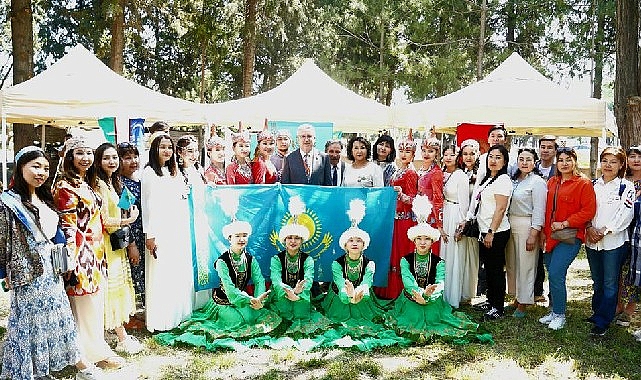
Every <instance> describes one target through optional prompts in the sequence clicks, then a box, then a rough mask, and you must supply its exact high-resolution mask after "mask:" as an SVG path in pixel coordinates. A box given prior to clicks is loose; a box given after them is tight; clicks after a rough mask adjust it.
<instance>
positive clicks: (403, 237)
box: [374, 132, 418, 299]
mask: <svg viewBox="0 0 641 380" xmlns="http://www.w3.org/2000/svg"><path fill="white" fill-rule="evenodd" d="M397 153H398V155H399V159H400V164H399V165H398V167H397V168H396V170H395V171H394V173H393V174H392V176H391V179H390V186H393V187H394V191H396V214H395V216H394V233H393V235H392V254H391V256H390V269H389V272H388V274H387V287H385V288H379V287H376V288H374V292H375V293H376V295H377V296H378V297H379V298H384V299H395V298H396V297H398V296H399V294H401V291H402V290H403V280H402V279H401V268H400V262H401V257H403V256H405V255H407V254H408V253H409V252H414V242H413V241H411V240H409V239H407V230H408V229H409V228H410V227H412V226H414V225H416V220H415V217H414V215H413V213H412V201H413V200H414V197H415V196H416V192H417V189H418V187H417V185H418V174H416V171H415V170H414V166H413V165H412V162H413V161H414V154H415V153H416V142H415V141H414V140H412V133H411V132H410V135H409V137H407V138H404V139H402V140H401V141H400V142H399V143H398V150H397Z"/></svg>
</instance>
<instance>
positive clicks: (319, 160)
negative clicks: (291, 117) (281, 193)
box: [281, 124, 332, 186]
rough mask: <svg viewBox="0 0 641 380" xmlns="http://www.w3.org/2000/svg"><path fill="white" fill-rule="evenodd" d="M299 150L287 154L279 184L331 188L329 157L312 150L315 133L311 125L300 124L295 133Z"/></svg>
mask: <svg viewBox="0 0 641 380" xmlns="http://www.w3.org/2000/svg"><path fill="white" fill-rule="evenodd" d="M296 138H297V139H298V146H299V147H300V148H299V149H296V150H295V151H293V152H291V153H289V154H288V155H287V157H285V161H284V163H283V172H282V174H281V183H283V184H288V183H297V184H307V185H320V186H331V185H332V175H331V165H330V163H329V157H328V156H327V155H326V154H325V153H323V152H321V151H319V150H318V149H316V148H314V144H315V143H316V131H315V130H314V126H313V125H311V124H301V125H300V126H299V127H298V130H297V131H296Z"/></svg>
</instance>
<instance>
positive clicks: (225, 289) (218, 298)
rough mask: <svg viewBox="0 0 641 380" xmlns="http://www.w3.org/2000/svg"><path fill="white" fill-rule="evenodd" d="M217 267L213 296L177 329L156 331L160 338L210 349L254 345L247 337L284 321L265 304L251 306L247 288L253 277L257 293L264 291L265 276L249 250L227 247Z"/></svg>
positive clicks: (252, 336) (161, 341) (261, 332)
mask: <svg viewBox="0 0 641 380" xmlns="http://www.w3.org/2000/svg"><path fill="white" fill-rule="evenodd" d="M215 269H216V272H217V273H218V276H219V277H220V283H221V287H220V288H218V289H214V290H213V294H212V299H210V300H209V301H208V302H207V303H206V304H205V306H203V307H202V308H201V309H199V310H196V311H194V313H193V314H192V315H191V317H190V318H189V319H187V320H186V321H184V322H183V323H181V324H180V325H179V326H178V327H177V328H176V329H174V330H172V331H171V332H167V333H161V334H158V335H156V336H155V338H156V340H157V341H158V342H160V343H161V344H165V345H174V344H176V343H184V344H187V345H193V346H199V347H205V348H207V349H208V350H215V349H217V348H220V347H226V348H233V349H237V348H239V346H247V345H253V343H251V342H249V343H248V342H247V341H248V340H250V339H251V338H254V337H257V336H261V335H265V334H267V333H269V332H270V331H272V330H273V329H274V328H276V327H277V326H278V325H279V324H280V323H281V318H280V317H279V316H278V315H277V314H276V313H274V312H273V311H271V310H269V309H267V308H265V307H264V308H262V309H259V310H254V309H252V308H251V306H250V302H249V301H250V299H251V296H250V295H249V294H248V293H247V291H246V286H247V283H248V281H249V279H250V278H251V280H252V281H253V284H254V293H253V294H254V295H255V296H259V295H260V294H262V293H264V292H265V279H264V278H263V275H262V273H261V271H260V266H259V265H258V261H257V260H254V259H252V257H251V256H249V255H248V254H246V253H243V254H241V255H236V254H234V253H231V252H229V251H228V252H225V253H224V254H223V255H222V256H221V257H220V258H219V259H218V260H216V263H215Z"/></svg>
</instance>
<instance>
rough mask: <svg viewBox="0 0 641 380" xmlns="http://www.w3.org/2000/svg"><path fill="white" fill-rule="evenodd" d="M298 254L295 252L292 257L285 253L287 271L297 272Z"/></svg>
mask: <svg viewBox="0 0 641 380" xmlns="http://www.w3.org/2000/svg"><path fill="white" fill-rule="evenodd" d="M299 259H300V255H299V254H298V253H296V254H295V255H294V256H293V257H292V256H290V255H289V254H287V260H285V263H286V264H287V273H298V271H299V270H300V260H299Z"/></svg>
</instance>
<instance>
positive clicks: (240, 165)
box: [225, 131, 252, 185]
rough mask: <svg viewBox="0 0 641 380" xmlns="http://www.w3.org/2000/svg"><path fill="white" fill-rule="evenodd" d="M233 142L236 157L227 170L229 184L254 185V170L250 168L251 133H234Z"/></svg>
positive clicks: (234, 156)
mask: <svg viewBox="0 0 641 380" xmlns="http://www.w3.org/2000/svg"><path fill="white" fill-rule="evenodd" d="M231 141H232V148H233V150H234V155H233V156H232V158H231V162H230V163H229V165H227V168H226V169H225V173H226V174H227V184H228V185H247V184H250V183H252V170H251V167H250V166H249V132H246V131H240V132H238V133H232V135H231Z"/></svg>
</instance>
